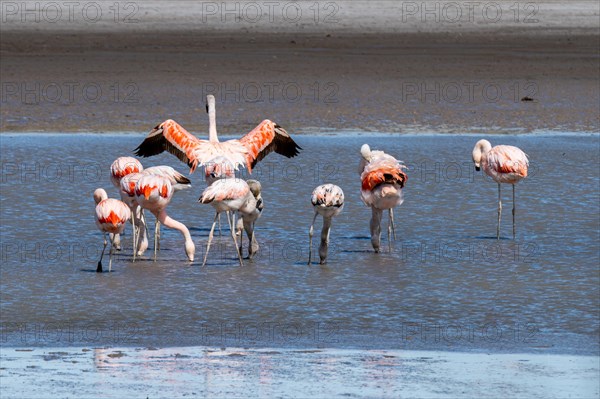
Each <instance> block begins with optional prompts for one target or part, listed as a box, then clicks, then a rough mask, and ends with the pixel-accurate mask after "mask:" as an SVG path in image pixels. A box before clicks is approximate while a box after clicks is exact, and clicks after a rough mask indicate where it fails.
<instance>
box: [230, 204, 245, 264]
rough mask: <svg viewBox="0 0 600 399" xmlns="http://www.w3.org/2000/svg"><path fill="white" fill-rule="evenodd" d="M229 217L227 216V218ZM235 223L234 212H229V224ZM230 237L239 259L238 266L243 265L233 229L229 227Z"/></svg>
mask: <svg viewBox="0 0 600 399" xmlns="http://www.w3.org/2000/svg"><path fill="white" fill-rule="evenodd" d="M228 219H229V218H228ZM234 225H235V213H233V212H231V226H234ZM231 237H232V238H233V244H234V245H235V252H237V256H238V259H239V260H240V266H244V262H243V261H242V255H240V249H239V247H238V244H237V240H236V238H235V229H233V228H232V229H231Z"/></svg>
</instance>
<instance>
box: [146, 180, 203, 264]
mask: <svg viewBox="0 0 600 399" xmlns="http://www.w3.org/2000/svg"><path fill="white" fill-rule="evenodd" d="M173 192H174V189H173V185H172V184H171V182H170V181H169V179H168V178H166V177H163V176H156V175H149V174H148V175H144V176H142V177H141V178H140V179H139V180H138V182H137V183H136V185H135V196H136V201H137V203H138V204H139V205H140V206H141V207H142V208H144V209H148V210H149V211H150V212H152V214H154V216H155V217H156V219H157V220H159V221H160V223H162V224H164V225H165V226H166V227H168V228H171V229H176V230H179V231H180V232H181V234H182V235H183V237H184V239H185V253H186V255H187V257H188V259H189V260H190V262H193V261H194V252H195V250H196V248H195V246H194V242H193V241H192V237H191V235H190V232H189V230H188V228H187V227H185V225H184V224H183V223H180V222H178V221H176V220H174V219H172V218H170V217H169V216H168V215H167V212H166V207H167V205H168V204H169V202H171V199H172V198H173ZM158 228H159V224H158V223H157V224H156V225H155V229H158ZM157 239H158V235H157V232H156V231H155V232H154V260H155V261H156V250H157V243H156V240H157Z"/></svg>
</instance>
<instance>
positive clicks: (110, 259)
mask: <svg viewBox="0 0 600 399" xmlns="http://www.w3.org/2000/svg"><path fill="white" fill-rule="evenodd" d="M114 241H115V236H113V237H112V239H111V243H110V244H111V245H110V251H108V272H109V273H110V272H111V270H112V255H113V247H114Z"/></svg>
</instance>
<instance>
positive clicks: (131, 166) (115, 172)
mask: <svg viewBox="0 0 600 399" xmlns="http://www.w3.org/2000/svg"><path fill="white" fill-rule="evenodd" d="M143 170H144V167H143V166H142V164H141V162H140V161H138V160H137V159H135V158H132V157H119V158H117V159H115V160H114V162H113V163H112V165H110V181H111V182H112V184H113V185H114V186H115V187H116V188H117V189H119V190H120V189H121V184H120V183H121V179H122V178H123V177H124V176H127V175H128V174H130V173H140V172H141V171H143ZM132 222H133V220H132ZM111 238H113V237H111ZM112 245H114V246H115V248H116V249H117V250H121V236H120V234H117V235H116V236H115V237H114V239H113V244H112Z"/></svg>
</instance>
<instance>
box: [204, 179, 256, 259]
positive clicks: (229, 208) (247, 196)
mask: <svg viewBox="0 0 600 399" xmlns="http://www.w3.org/2000/svg"><path fill="white" fill-rule="evenodd" d="M198 202H201V203H203V204H211V205H212V206H213V207H214V208H215V211H216V214H215V219H214V220H213V224H212V227H211V229H210V233H209V234H208V243H207V245H206V253H205V254H204V261H203V262H202V266H204V265H205V264H206V259H207V258H208V251H209V250H210V244H211V242H212V239H213V234H214V231H215V225H216V224H217V219H218V217H219V214H220V213H221V212H231V215H232V221H231V225H230V227H232V228H231V237H232V238H233V243H234V245H235V251H236V253H237V255H238V259H239V261H240V266H243V265H244V264H243V262H242V256H241V254H240V250H239V248H238V245H237V240H236V237H235V230H234V227H235V226H236V224H235V212H237V211H239V212H241V213H243V214H244V213H251V212H252V207H256V198H254V195H253V194H252V191H250V187H249V186H248V183H246V182H245V181H244V180H241V179H236V178H224V179H219V180H217V181H215V182H214V183H212V184H211V185H210V186H208V187H206V189H205V190H204V191H203V192H202V195H201V196H200V198H199V199H198Z"/></svg>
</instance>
